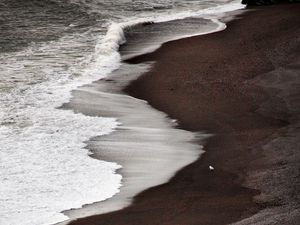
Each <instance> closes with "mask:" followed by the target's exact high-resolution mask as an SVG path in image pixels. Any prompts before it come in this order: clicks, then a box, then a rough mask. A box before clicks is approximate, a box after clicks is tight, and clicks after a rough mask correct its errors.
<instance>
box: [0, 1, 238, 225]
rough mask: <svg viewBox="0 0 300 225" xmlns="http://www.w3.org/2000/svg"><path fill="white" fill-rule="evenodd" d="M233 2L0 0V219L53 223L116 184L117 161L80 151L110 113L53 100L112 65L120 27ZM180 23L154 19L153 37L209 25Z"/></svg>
mask: <svg viewBox="0 0 300 225" xmlns="http://www.w3.org/2000/svg"><path fill="white" fill-rule="evenodd" d="M240 7H241V6H240V4H238V3H231V2H228V1H221V0H220V1H216V0H215V1H200V0H199V1H197V0H196V1H192V0H185V1H184V0H183V1H179V0H178V1H175V0H174V1H171V0H170V1H166V0H164V1H163V0H161V1H159V0H147V1H137V0H136V1H135V0H115V1H113V0H110V1H109V0H69V1H59V0H53V1H50V0H43V1H39V0H23V1H21V0H3V1H1V3H0V182H1V186H0V224H1V225H2V224H3V225H17V224H18V225H27V224H28V225H41V224H53V223H56V222H59V221H63V220H65V219H67V217H66V216H65V215H64V214H62V213H61V212H62V211H64V210H68V209H71V208H80V207H81V206H82V205H84V204H88V203H92V202H96V201H102V200H105V199H108V198H110V197H112V196H113V195H115V194H116V193H118V192H119V188H120V186H121V178H122V177H121V175H119V174H118V172H117V170H118V169H119V168H121V166H122V165H118V163H116V162H114V161H113V158H110V159H109V160H110V161H112V162H107V161H101V160H96V159H94V158H92V157H89V156H88V155H89V152H88V149H86V148H85V147H86V142H87V141H88V140H89V139H90V138H92V137H95V136H102V135H108V134H110V133H112V132H114V130H116V129H117V127H118V124H119V121H120V120H119V118H118V113H116V114H113V113H112V115H110V114H109V115H104V114H103V115H96V116H95V115H87V113H85V114H83V113H84V112H79V111H77V112H74V111H73V110H71V109H70V110H66V109H61V108H60V106H61V105H62V104H64V103H67V102H68V101H69V100H70V98H71V90H74V89H76V88H78V87H80V86H82V85H84V84H88V83H91V82H93V81H95V80H99V79H101V78H104V77H106V76H107V75H108V74H110V73H111V72H112V71H115V70H116V69H118V68H119V67H120V65H121V62H120V59H121V56H120V53H119V52H118V49H119V46H120V44H123V43H125V42H126V39H125V36H126V31H127V32H128V36H131V38H132V36H135V34H136V35H137V36H138V35H140V34H141V33H143V32H144V30H143V29H144V28H143V29H140V30H139V31H140V34H139V32H138V31H136V30H133V29H132V28H133V27H134V26H135V25H136V24H140V23H143V22H147V21H154V22H164V21H172V20H175V19H182V18H186V17H199V16H204V15H205V16H206V17H208V15H209V16H211V14H214V13H220V12H222V11H228V10H233V9H237V8H240ZM177 24H178V23H177ZM188 24H191V21H190V22H189V23H187V24H186V25H187V26H177V25H174V24H173V25H172V23H170V24H168V25H166V26H161V28H160V29H161V30H167V29H171V32H167V34H166V35H165V36H164V38H163V39H161V40H160V41H161V42H162V41H167V40H170V39H172V36H173V35H174V34H175V33H176V34H178V33H180V34H181V36H184V34H185V33H186V35H192V34H196V33H201V32H203V31H207V32H208V31H209V29H210V28H208V26H204V25H203V26H202V27H201V26H199V25H197V24H196V23H195V24H194V25H193V26H191V25H188ZM195 27H196V28H197V29H199V30H195ZM204 27H205V30H204ZM216 27H218V26H211V29H212V30H214V29H216ZM176 29H178V31H177V30H176ZM185 29H186V30H185ZM150 30H151V29H150ZM194 30H195V31H194ZM133 31H134V32H133ZM174 31H175V32H174ZM179 31H180V32H179ZM192 31H193V32H192ZM135 32H136V33H135ZM148 32H149V30H148ZM156 32H157V30H156ZM150 33H151V32H150ZM156 34H157V33H156ZM142 36H143V35H142ZM147 36H149V38H150V37H152V38H153V39H151V40H152V41H149V42H148V44H147V47H149V46H150V49H151V46H152V44H153V42H155V44H156V45H158V44H159V41H158V40H157V35H155V34H154V35H152V36H151V35H147ZM144 38H145V37H144ZM133 39H134V38H133ZM149 40H150V39H149ZM145 45H146V43H145ZM129 46H130V45H129ZM131 46H132V47H134V46H135V47H137V46H139V47H141V48H142V47H143V46H141V43H139V44H137V45H135V44H133V45H132V44H131ZM152 47H153V46H152ZM127 51H129V50H128V48H127ZM135 52H136V51H135ZM118 99H119V100H120V101H121V100H122V97H119V98H118ZM112 100H113V99H112ZM114 100H116V99H114ZM103 104H104V103H103ZM103 107H104V108H105V105H103ZM104 116H105V117H104ZM121 122H122V121H121ZM107 137H109V135H108V136H107ZM99 143H100V145H101V140H100V142H99ZM99 143H98V145H99ZM123 147H124V146H123ZM99 148H100V147H99V146H98V149H99ZM100 158H101V156H100ZM103 158H105V157H103ZM105 160H108V159H105Z"/></svg>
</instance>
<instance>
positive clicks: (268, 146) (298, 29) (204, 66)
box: [70, 4, 300, 225]
mask: <svg viewBox="0 0 300 225" xmlns="http://www.w3.org/2000/svg"><path fill="white" fill-rule="evenodd" d="M253 9H255V10H253V11H250V12H247V13H245V14H244V15H242V16H240V17H241V19H239V20H234V21H232V22H230V23H229V24H228V28H227V29H226V30H225V31H222V32H218V33H213V34H209V35H203V36H197V37H192V38H186V39H181V40H178V41H173V42H168V43H166V44H164V45H163V46H162V47H161V48H160V49H159V50H157V51H155V52H154V53H151V54H146V55H142V56H139V57H135V58H133V59H130V60H128V62H129V63H141V62H147V61H156V62H157V63H156V64H155V66H154V67H153V69H152V70H151V71H150V72H147V73H146V74H144V75H143V76H141V77H140V78H138V79H137V80H136V81H134V82H132V83H131V84H130V85H129V86H128V87H127V88H126V92H127V93H129V94H130V95H132V96H134V97H136V98H140V99H144V100H147V101H148V102H149V103H150V105H152V106H153V107H154V108H156V109H158V110H160V111H163V112H166V113H167V114H168V115H169V116H170V117H171V118H173V119H177V120H178V121H179V126H180V128H183V129H186V130H189V131H195V132H196V131H205V132H208V133H212V134H215V136H213V137H211V138H209V139H208V141H207V143H206V145H205V151H206V153H205V154H204V155H202V157H201V158H200V159H199V160H198V161H197V162H195V163H193V164H191V165H189V166H187V167H185V168H184V169H182V170H181V171H180V172H178V173H177V174H176V176H175V177H174V178H173V179H172V180H171V181H170V182H169V183H167V184H164V185H161V186H158V187H154V188H151V189H149V190H146V191H145V192H143V193H142V194H140V195H138V196H137V197H136V198H135V201H134V203H133V204H132V205H131V206H130V207H127V208H125V209H123V210H120V211H117V212H113V213H108V214H104V215H98V216H97V215H96V216H92V217H88V218H84V219H78V220H76V221H74V222H72V223H70V224H72V225H92V224H93V225H108V224H109V225H111V224H114V225H116V224H118V225H119V224H120V225H121V224H122V225H126V224H128V225H141V224H143V225H202V224H203V225H212V224H213V225H219V224H220V225H221V224H229V223H234V222H238V221H241V220H243V219H246V218H249V219H248V220H244V221H242V222H240V223H238V224H284V225H286V224H297V222H298V221H299V218H300V213H299V205H300V202H299V177H300V176H299V159H300V154H299V141H300V140H299V138H300V136H299V112H300V106H299V105H300V99H299V84H300V78H299V71H300V45H299V43H300V40H299V38H300V26H299V24H300V15H299V12H300V5H299V4H286V5H276V6H267V7H263V8H253ZM210 165H212V166H213V167H214V168H215V170H214V171H210V170H209V169H208V167H209V166H210Z"/></svg>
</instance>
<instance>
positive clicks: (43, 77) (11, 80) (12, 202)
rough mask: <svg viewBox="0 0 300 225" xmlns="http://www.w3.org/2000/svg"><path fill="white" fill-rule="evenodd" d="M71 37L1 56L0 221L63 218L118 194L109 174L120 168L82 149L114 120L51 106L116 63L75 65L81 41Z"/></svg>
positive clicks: (12, 224) (111, 58) (112, 58)
mask: <svg viewBox="0 0 300 225" xmlns="http://www.w3.org/2000/svg"><path fill="white" fill-rule="evenodd" d="M73 40H74V37H72V38H70V37H69V38H63V39H61V40H59V41H56V42H52V43H48V44H47V45H42V46H38V47H33V48H29V49H26V50H24V51H22V52H18V53H16V54H14V55H12V54H7V55H2V56H1V66H0V69H1V74H4V75H5V76H3V77H1V78H2V79H3V80H2V83H5V82H6V87H8V90H5V91H2V92H1V94H0V105H1V106H0V108H1V115H0V116H1V118H0V119H1V120H0V121H1V126H0V149H1V151H0V182H1V186H0V224H1V225H20V224H22V225H41V224H52V223H56V222H59V221H63V220H65V219H67V217H66V216H64V215H63V214H62V213H60V212H61V211H63V210H66V209H70V208H79V207H81V206H82V205H84V204H88V203H93V202H95V201H102V200H105V199H107V198H110V197H111V196H113V195H114V194H116V193H117V192H118V191H119V187H120V184H121V183H120V182H121V176H120V175H118V174H116V173H115V172H116V170H117V169H118V168H120V166H119V165H117V164H116V163H110V162H104V161H99V160H96V159H93V158H91V157H88V150H87V149H85V148H84V147H85V144H84V142H85V141H88V140H89V138H91V137H93V136H98V135H104V134H109V133H110V132H112V131H113V130H114V129H115V127H116V126H117V124H118V123H117V121H116V119H114V118H100V117H89V116H85V115H82V114H79V113H77V114H75V113H73V112H72V111H68V110H62V109H58V108H57V107H59V106H61V104H63V103H64V102H67V101H68V100H69V99H70V97H71V95H70V91H71V90H73V89H75V88H76V87H78V86H80V85H82V84H85V83H89V82H91V81H93V80H95V79H99V78H101V77H104V76H105V75H106V74H107V73H109V72H111V71H112V70H113V69H115V68H117V67H118V62H119V57H118V54H116V53H115V52H112V53H110V52H106V54H105V56H106V57H104V56H103V54H102V57H103V58H102V60H100V59H99V57H98V56H97V55H91V57H90V58H89V59H88V60H87V59H86V61H87V62H83V63H82V64H79V63H75V62H76V60H77V59H76V57H75V58H74V55H73V56H71V55H72V54H76V51H78V50H79V49H74V48H76V47H75V46H76V44H77V45H78V44H79V43H76V42H74V41H73ZM75 40H76V39H75ZM100 45H101V44H100ZM100 49H101V48H99V49H98V50H97V51H96V52H95V53H99V51H101V50H100ZM67 53H68V54H69V55H70V56H68V55H67ZM102 53H103V51H102ZM60 59H63V62H60ZM104 59H106V60H104ZM66 62H68V63H69V65H72V63H74V64H73V65H74V66H73V67H72V66H69V67H67V66H68V65H65V63H66ZM91 68H92V69H91ZM75 72H77V73H81V76H78V75H77V76H76V74H75Z"/></svg>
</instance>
